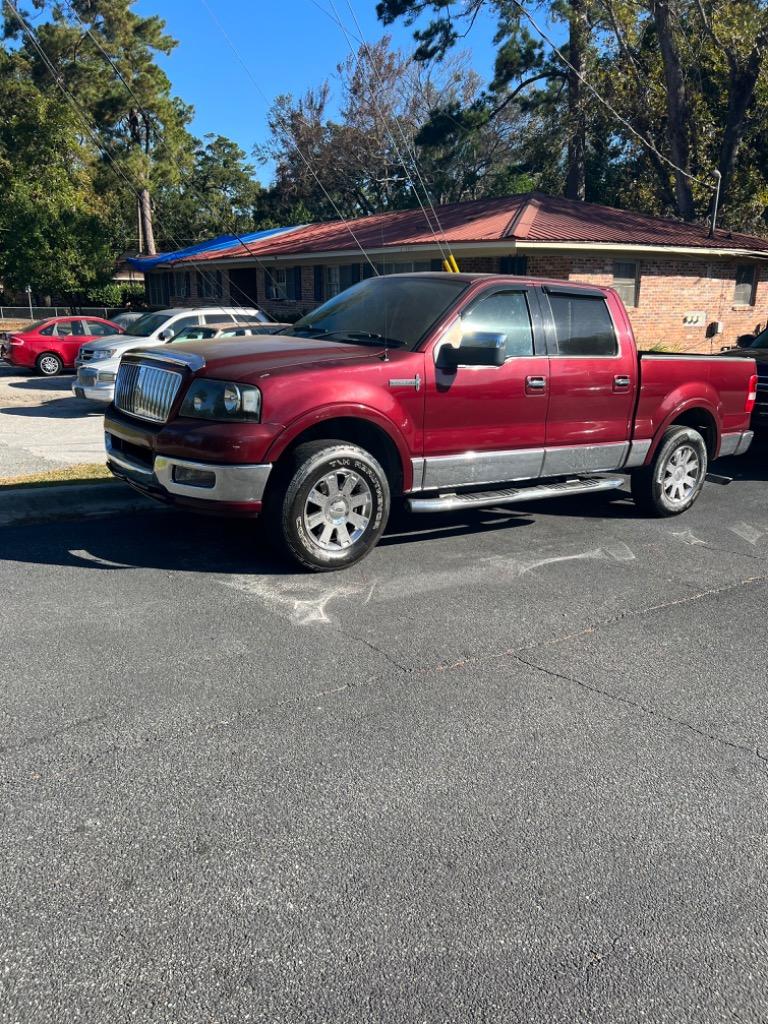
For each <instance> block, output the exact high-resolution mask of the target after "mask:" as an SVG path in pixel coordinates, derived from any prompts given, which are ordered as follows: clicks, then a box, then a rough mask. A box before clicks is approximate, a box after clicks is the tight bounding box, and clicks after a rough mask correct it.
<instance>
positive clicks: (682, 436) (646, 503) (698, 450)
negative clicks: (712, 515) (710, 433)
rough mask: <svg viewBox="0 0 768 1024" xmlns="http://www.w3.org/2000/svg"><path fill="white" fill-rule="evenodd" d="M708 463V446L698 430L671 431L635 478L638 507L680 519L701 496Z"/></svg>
mask: <svg viewBox="0 0 768 1024" xmlns="http://www.w3.org/2000/svg"><path fill="white" fill-rule="evenodd" d="M707 463H708V458H707V446H706V444H705V443H704V438H703V437H702V436H701V434H700V433H699V432H698V431H697V430H693V429H691V428H690V427H670V428H669V430H667V432H666V433H665V434H664V437H663V438H662V440H661V444H660V445H659V447H658V449H657V451H656V454H655V455H654V457H653V461H652V462H651V464H650V466H644V467H643V468H642V469H639V470H636V471H635V473H634V474H633V476H632V497H633V498H634V500H635V504H636V505H638V506H639V507H640V508H642V509H643V510H644V511H646V512H650V513H651V514H652V515H656V516H678V515H680V513H681V512H685V511H686V510H687V509H689V508H690V507H691V505H693V503H694V502H695V501H696V499H697V498H698V496H699V494H700V493H701V489H702V487H703V486H704V480H705V478H706V475H707Z"/></svg>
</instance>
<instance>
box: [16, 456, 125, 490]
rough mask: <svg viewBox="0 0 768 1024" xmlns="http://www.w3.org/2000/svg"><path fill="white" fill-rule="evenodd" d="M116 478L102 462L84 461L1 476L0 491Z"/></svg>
mask: <svg viewBox="0 0 768 1024" xmlns="http://www.w3.org/2000/svg"><path fill="white" fill-rule="evenodd" d="M114 479H115V478H114V477H113V476H112V474H111V473H110V472H109V470H108V469H107V467H106V466H105V465H104V464H103V463H101V462H83V463H79V464H78V465H76V466H65V467H64V468H63V469H46V470H44V471H43V472H42V473H29V474H27V475H24V476H0V491H3V490H5V489H8V488H12V487H18V488H22V487H57V486H59V485H60V484H93V483H104V484H106V483H110V482H111V481H113V480H114Z"/></svg>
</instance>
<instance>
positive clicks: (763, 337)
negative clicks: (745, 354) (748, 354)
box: [744, 327, 768, 348]
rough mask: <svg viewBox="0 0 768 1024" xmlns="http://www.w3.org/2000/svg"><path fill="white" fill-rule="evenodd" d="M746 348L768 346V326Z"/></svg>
mask: <svg viewBox="0 0 768 1024" xmlns="http://www.w3.org/2000/svg"><path fill="white" fill-rule="evenodd" d="M744 347H745V348H768V327H766V329H765V330H764V331H760V333H759V334H758V335H757V336H756V337H754V338H753V339H752V341H750V343H749V344H748V345H745V346H744Z"/></svg>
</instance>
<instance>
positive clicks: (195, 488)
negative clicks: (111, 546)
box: [104, 433, 272, 505]
mask: <svg viewBox="0 0 768 1024" xmlns="http://www.w3.org/2000/svg"><path fill="white" fill-rule="evenodd" d="M104 439H105V447H106V449H107V463H108V464H110V463H111V464H113V465H114V466H115V467H116V468H117V470H118V471H119V473H118V475H120V476H122V475H125V476H126V477H127V478H128V479H129V480H133V482H134V483H136V484H138V485H139V486H144V487H147V488H149V489H150V490H158V489H159V490H161V491H165V492H166V494H170V495H177V496H178V497H180V498H192V499H194V500H195V501H210V502H233V503H237V504H246V505H253V504H256V503H257V502H260V501H262V499H263V498H264V491H265V490H266V487H267V480H268V479H269V474H270V473H271V472H272V465H271V463H265V464H263V465H258V464H257V465H244V466H243V465H240V466H237V465H235V466H232V465H216V464H212V463H210V462H192V461H190V460H188V459H177V458H172V457H170V456H168V455H156V456H155V457H154V460H153V464H152V468H151V469H150V468H149V467H148V466H145V465H143V464H142V463H141V462H138V461H137V460H136V459H132V458H131V457H130V456H128V455H125V454H124V453H123V452H119V451H116V450H115V449H114V447H113V445H112V441H111V436H110V434H109V433H106V434H105V435H104ZM177 467H178V468H180V469H188V470H198V471H200V472H202V473H212V474H213V475H214V477H215V480H214V483H213V486H200V485H196V484H188V483H179V481H178V480H176V479H175V478H174V477H175V474H174V470H175V469H176V468H177Z"/></svg>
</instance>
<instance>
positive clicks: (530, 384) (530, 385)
mask: <svg viewBox="0 0 768 1024" xmlns="http://www.w3.org/2000/svg"><path fill="white" fill-rule="evenodd" d="M546 388H547V378H546V377H526V378H525V390H526V391H546Z"/></svg>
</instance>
